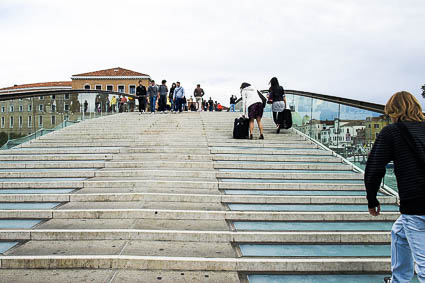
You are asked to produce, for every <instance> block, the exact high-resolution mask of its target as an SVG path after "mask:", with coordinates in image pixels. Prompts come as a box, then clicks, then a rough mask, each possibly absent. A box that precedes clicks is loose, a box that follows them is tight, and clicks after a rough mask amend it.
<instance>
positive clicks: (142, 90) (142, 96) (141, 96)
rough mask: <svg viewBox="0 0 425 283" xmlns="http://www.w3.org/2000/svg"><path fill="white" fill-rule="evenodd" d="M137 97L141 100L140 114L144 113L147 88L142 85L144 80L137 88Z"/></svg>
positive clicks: (140, 81)
mask: <svg viewBox="0 0 425 283" xmlns="http://www.w3.org/2000/svg"><path fill="white" fill-rule="evenodd" d="M136 95H137V97H138V100H139V112H140V113H143V112H145V111H146V97H147V92H146V87H145V86H144V85H143V84H142V80H139V85H138V86H137V88H136Z"/></svg>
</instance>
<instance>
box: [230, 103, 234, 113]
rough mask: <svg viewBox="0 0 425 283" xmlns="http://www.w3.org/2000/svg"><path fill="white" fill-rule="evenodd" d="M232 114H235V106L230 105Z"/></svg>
mask: <svg viewBox="0 0 425 283" xmlns="http://www.w3.org/2000/svg"><path fill="white" fill-rule="evenodd" d="M230 112H235V104H230Z"/></svg>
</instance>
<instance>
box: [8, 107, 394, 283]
mask: <svg viewBox="0 0 425 283" xmlns="http://www.w3.org/2000/svg"><path fill="white" fill-rule="evenodd" d="M238 115H239V114H237V113H215V112H214V113H184V114H155V115H147V114H146V115H140V114H138V113H123V114H117V115H114V116H107V117H102V118H97V119H93V120H87V121H84V122H81V123H78V124H76V125H73V126H70V127H67V128H64V129H61V130H59V131H56V132H53V133H51V134H48V135H45V136H43V137H40V138H38V139H36V140H33V141H31V142H28V143H25V144H23V145H21V146H19V147H17V148H14V149H10V150H5V151H1V152H0V254H1V255H0V264H1V266H0V281H1V282H248V280H249V282H325V281H324V280H326V278H328V279H329V278H334V279H335V280H338V279H342V280H341V281H332V282H342V281H343V280H350V278H351V279H353V278H355V279H356V280H360V281H355V282H375V281H373V280H376V279H377V278H381V277H382V275H383V274H388V273H389V271H390V257H389V256H390V247H389V245H390V233H389V231H390V229H391V225H392V223H393V222H394V220H395V219H396V218H397V217H398V215H399V213H398V207H397V205H396V198H395V197H394V196H391V195H389V194H388V193H386V192H381V193H380V196H379V199H380V202H381V204H382V210H383V212H382V214H381V215H380V216H379V217H376V218H375V217H372V216H369V214H368V212H367V205H366V199H365V193H364V185H363V175H362V174H361V173H359V172H356V171H354V170H353V167H352V166H351V165H349V164H345V163H343V162H342V160H341V159H340V158H338V157H336V156H335V155H334V154H333V153H332V152H331V151H328V150H325V149H323V148H321V147H320V146H319V145H317V144H315V143H313V142H311V141H310V140H308V139H307V138H306V137H304V136H302V135H300V134H298V133H297V132H296V131H295V130H287V131H282V132H281V133H280V134H279V135H277V134H275V128H274V125H273V123H272V121H271V120H270V119H267V118H266V119H263V122H264V125H265V140H259V139H258V130H256V132H255V138H254V140H235V139H232V128H233V120H234V118H235V117H237V116H238ZM301 278H302V279H303V280H311V281H301ZM273 280H275V281H273ZM291 280H292V281H291ZM317 280H319V281H317ZM320 280H322V281H320ZM332 280H333V279H332ZM361 280H363V281H361ZM326 282H327V281H326ZM329 282H330V281H329ZM350 282H354V281H350ZM376 282H380V281H376Z"/></svg>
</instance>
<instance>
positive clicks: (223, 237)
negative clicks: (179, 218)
mask: <svg viewBox="0 0 425 283" xmlns="http://www.w3.org/2000/svg"><path fill="white" fill-rule="evenodd" d="M117 239H119V240H145V241H178V242H207V241H210V242H232V243H264V242H267V243H323V244H326V243H328V244H335V243H370V244H373V243H377V244H382V243H390V241H391V233H390V232H353V231H350V232H320V231H314V232H257V231H256V232H232V231H185V230H142V229H85V230H75V229H37V230H0V240H2V241H8V240H15V241H29V240H33V241H52V240H57V241H71V240H76V241H81V240H117Z"/></svg>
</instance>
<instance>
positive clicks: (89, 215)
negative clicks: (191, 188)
mask: <svg viewBox="0 0 425 283" xmlns="http://www.w3.org/2000/svg"><path fill="white" fill-rule="evenodd" d="M399 216H400V213H399V212H381V214H380V216H379V218H374V217H373V216H370V215H369V213H368V212H304V211H301V212H292V211H289V212H288V211H285V212H276V211H204V210H165V209H84V210H81V209H63V210H59V209H45V210H0V217H1V218H8V219H135V218H137V219H168V220H171V219H174V220H176V219H186V220H189V219H197V220H200V219H203V220H233V221H236V220H240V221H242V220H244V221H322V222H326V221H395V220H396V219H397V218H398V217H399Z"/></svg>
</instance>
